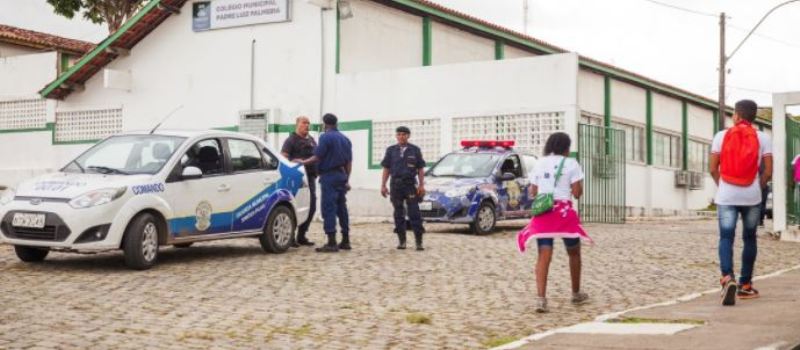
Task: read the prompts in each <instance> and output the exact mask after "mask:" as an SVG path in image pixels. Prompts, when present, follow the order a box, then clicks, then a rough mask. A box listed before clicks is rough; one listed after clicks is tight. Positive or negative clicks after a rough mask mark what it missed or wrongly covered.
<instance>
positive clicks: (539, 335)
mask: <svg viewBox="0 0 800 350" xmlns="http://www.w3.org/2000/svg"><path fill="white" fill-rule="evenodd" d="M795 270H800V265H795V266H792V267H789V268H786V269H782V270H778V271H775V272H773V273H769V274H766V275H763V276H757V277H754V278H753V280H754V281H760V280H764V279H767V278H773V277H777V276H780V275H782V274H785V273H787V272H791V271H795ZM717 292H719V289H717V288H714V289H709V290H705V291H702V292H699V293H692V294H687V295H684V296H681V297H678V298H675V299H672V300H668V301H664V302H661V303H656V304H650V305H645V306H639V307H635V308H631V309H628V310H624V311H619V312H612V313H608V314H603V315H600V316H597V317H595V319H594V322H605V321H608V320H610V319H614V318H618V317H620V316H622V315H624V314H626V313H629V312H634V311H641V310H646V309H652V308H655V307H660V306H669V305H675V304H678V303H681V302H686V301H689V300H693V299H697V298H699V297H701V296H704V295H707V294H711V293H717ZM573 326H574V325H571V326H567V327H561V328H556V329H552V330H549V331H545V332H541V333H535V334H532V335H529V336H527V337H525V338H522V339H519V340H517V341H514V342H511V343H508V344H505V345H501V346H498V347H495V348H492V350H510V349H517V348H519V347H522V346H524V345H527V344H528V343H531V342H534V341H537V340H541V339H544V338H546V337H549V336H551V335H554V334H556V333H562V332H563V331H565V330H567V329H568V328H571V327H573ZM783 345H785V344H783ZM798 346H800V344H798Z"/></svg>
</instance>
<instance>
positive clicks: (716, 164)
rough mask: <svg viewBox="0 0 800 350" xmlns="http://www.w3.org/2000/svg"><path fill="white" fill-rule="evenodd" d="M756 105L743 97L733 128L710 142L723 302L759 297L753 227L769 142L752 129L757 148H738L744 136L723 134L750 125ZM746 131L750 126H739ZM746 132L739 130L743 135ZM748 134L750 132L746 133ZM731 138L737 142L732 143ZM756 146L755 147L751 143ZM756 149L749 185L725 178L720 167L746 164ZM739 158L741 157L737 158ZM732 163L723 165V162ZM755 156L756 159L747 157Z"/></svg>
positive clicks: (768, 166)
mask: <svg viewBox="0 0 800 350" xmlns="http://www.w3.org/2000/svg"><path fill="white" fill-rule="evenodd" d="M757 110H758V106H757V105H756V103H755V102H753V101H750V100H742V101H739V102H737V103H736V107H735V111H734V114H733V122H734V125H735V126H734V127H732V128H729V129H727V130H723V131H720V132H718V133H717V134H716V135H715V136H714V141H713V143H712V145H711V158H710V162H709V163H710V164H709V168H710V172H711V176H712V177H713V178H714V182H716V183H717V186H719V188H718V190H717V196H716V198H715V200H714V203H716V205H717V217H718V219H719V227H720V237H719V260H720V270H721V272H722V279H721V280H720V284H721V285H722V295H721V302H722V304H723V305H735V304H736V298H737V297H738V298H739V299H751V298H757V297H758V291H757V290H756V289H755V288H753V283H752V277H753V268H754V266H755V261H756V254H757V251H758V249H757V245H756V229H757V227H758V222H759V219H760V216H761V205H760V204H761V191H762V189H763V188H764V187H766V184H767V182H769V180H770V179H771V178H772V141H771V140H770V139H769V136H767V135H766V134H765V133H763V132H760V131H755V133H756V135H757V139H758V150H755V149H750V150H748V149H741V148H737V149H736V150H735V151H734V150H733V148H734V147H741V146H743V145H747V142H746V141H740V140H744V139H745V138H746V136H742V137H745V138H741V139H734V138H733V137H732V138H730V139H728V138H726V135H727V134H728V133H730V132H732V130H734V129H735V128H739V127H750V128H752V127H753V126H752V123H753V122H754V121H755V118H756V112H757ZM739 130H740V131H741V130H745V131H749V129H739ZM744 134H747V133H742V135H744ZM749 135H752V133H751V134H749ZM726 140H730V141H729V142H730V143H731V145H728V146H727V147H729V148H727V149H726V146H725V141H726ZM734 141H735V142H736V143H735V144H734ZM753 147H755V146H753ZM753 152H757V157H758V163H757V164H755V167H756V168H755V169H747V170H748V171H751V172H755V179H753V180H752V183H749V184H742V183H740V184H733V183H730V182H729V181H726V180H725V179H724V178H725V177H726V174H725V172H724V171H723V170H721V169H722V168H724V166H728V167H730V165H731V164H736V163H741V164H744V163H747V159H745V157H748V156H747V154H753ZM736 157H741V158H736ZM726 159H727V161H729V162H731V163H730V164H729V163H726V164H724V165H723V164H722V162H723V161H726ZM750 159H755V158H750ZM762 162H763V163H764V171H763V173H762V174H759V172H758V167H759V165H760V164H761V163H762ZM739 215H741V216H742V226H743V227H742V240H743V241H744V248H743V249H742V267H741V276H740V279H739V285H737V284H736V279H735V277H734V274H733V240H734V236H735V233H736V223H737V221H738V218H739Z"/></svg>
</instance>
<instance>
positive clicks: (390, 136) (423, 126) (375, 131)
mask: <svg viewBox="0 0 800 350" xmlns="http://www.w3.org/2000/svg"><path fill="white" fill-rule="evenodd" d="M441 124H442V123H441V120H439V119H415V120H390V121H377V122H376V121H373V122H372V162H373V163H374V164H373V165H379V164H380V163H381V160H383V155H384V154H385V153H386V147H389V146H391V145H393V144H395V143H397V139H396V138H395V135H396V134H397V133H396V132H395V129H397V127H398V126H407V127H408V128H409V129H411V138H409V139H408V142H410V143H413V144H415V145H417V147H419V148H420V149H421V150H422V157H423V158H424V159H425V162H427V163H428V165H431V164H433V162H435V161H437V160H438V159H439V157H441V156H442V155H441V154H440V152H441V151H440V147H439V146H440V145H441V139H442V134H441Z"/></svg>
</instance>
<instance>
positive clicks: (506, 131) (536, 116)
mask: <svg viewBox="0 0 800 350" xmlns="http://www.w3.org/2000/svg"><path fill="white" fill-rule="evenodd" d="M563 130H564V113H563V112H544V113H526V114H510V115H493V116H481V117H464V118H454V119H453V148H454V149H460V148H461V140H514V141H515V146H514V148H516V149H517V150H519V151H521V152H524V153H529V154H534V155H541V154H542V150H544V144H545V142H547V138H548V137H549V136H550V134H552V133H554V132H556V131H563Z"/></svg>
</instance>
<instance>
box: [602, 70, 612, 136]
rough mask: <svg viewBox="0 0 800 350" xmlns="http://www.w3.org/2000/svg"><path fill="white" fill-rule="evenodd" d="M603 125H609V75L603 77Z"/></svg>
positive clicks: (607, 126) (608, 126)
mask: <svg viewBox="0 0 800 350" xmlns="http://www.w3.org/2000/svg"><path fill="white" fill-rule="evenodd" d="M603 126H605V127H606V128H610V127H611V77H609V76H607V75H606V76H604V77H603Z"/></svg>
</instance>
